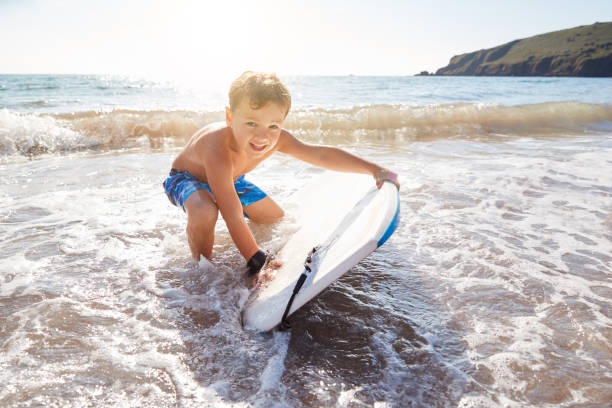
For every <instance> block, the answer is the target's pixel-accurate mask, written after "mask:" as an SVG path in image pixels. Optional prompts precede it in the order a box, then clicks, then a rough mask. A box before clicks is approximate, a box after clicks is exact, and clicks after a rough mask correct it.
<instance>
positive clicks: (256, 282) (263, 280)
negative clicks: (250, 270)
mask: <svg viewBox="0 0 612 408" xmlns="http://www.w3.org/2000/svg"><path fill="white" fill-rule="evenodd" d="M281 266H283V263H282V262H281V261H280V260H278V259H272V260H271V261H270V262H268V264H267V265H266V266H265V268H264V269H262V270H261V271H260V272H259V273H256V274H255V275H253V276H250V277H248V281H247V287H248V288H249V289H252V288H254V287H255V286H262V285H263V286H266V285H267V284H268V283H270V282H272V281H273V280H274V275H273V274H272V271H273V270H276V269H278V268H280V267H281Z"/></svg>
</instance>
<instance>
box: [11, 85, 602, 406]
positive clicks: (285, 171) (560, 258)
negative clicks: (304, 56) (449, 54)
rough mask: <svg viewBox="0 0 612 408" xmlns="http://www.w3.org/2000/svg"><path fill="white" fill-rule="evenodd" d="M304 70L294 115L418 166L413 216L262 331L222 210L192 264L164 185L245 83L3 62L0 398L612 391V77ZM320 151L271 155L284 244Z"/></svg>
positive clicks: (493, 398)
mask: <svg viewBox="0 0 612 408" xmlns="http://www.w3.org/2000/svg"><path fill="white" fill-rule="evenodd" d="M289 85H290V87H291V89H292V92H293V95H294V99H295V105H294V106H295V110H293V111H292V113H291V114H290V116H289V118H288V120H287V123H286V125H287V128H288V129H289V130H290V131H291V132H293V133H294V134H296V135H297V136H298V137H300V138H302V139H303V140H305V141H308V142H322V143H329V144H335V145H340V146H341V147H344V148H346V149H348V150H350V151H352V152H354V153H357V154H360V155H362V156H364V157H366V158H369V159H371V160H374V161H376V162H379V163H381V164H385V165H387V166H389V167H391V168H393V169H394V170H396V171H398V172H399V173H400V174H401V177H402V188H401V191H400V201H401V223H400V225H399V227H398V229H397V231H396V233H395V234H394V235H393V236H392V237H391V239H390V240H389V241H388V242H387V243H386V244H385V245H384V246H383V247H381V248H380V249H378V250H377V251H376V252H374V253H373V254H372V255H371V256H369V257H368V258H367V259H365V260H364V261H363V262H361V263H360V264H358V265H357V266H356V267H354V268H353V269H352V270H351V271H350V272H349V273H347V274H346V275H344V276H343V277H342V278H341V279H339V280H338V281H337V282H335V283H334V284H333V285H332V286H331V287H330V288H328V289H327V290H326V291H325V292H323V293H322V294H321V295H320V296H318V297H317V298H315V299H314V300H313V301H311V302H310V303H308V304H307V305H305V306H304V307H303V308H302V309H300V310H299V311H298V312H296V313H295V314H294V315H293V316H292V321H293V323H294V327H293V329H292V330H291V331H290V332H274V333H259V332H256V331H252V330H244V329H243V328H242V327H241V324H240V310H241V307H242V305H243V304H244V302H245V301H246V299H247V297H248V290H247V288H246V286H245V282H244V278H243V273H244V261H243V260H242V258H241V256H240V255H239V253H238V252H237V250H236V249H235V248H234V246H233V244H232V242H231V239H230V237H229V234H228V232H227V230H226V228H225V227H224V225H223V222H222V221H220V222H219V223H218V225H217V234H216V236H217V240H216V243H215V248H214V254H215V255H214V257H213V259H212V263H210V262H207V261H201V262H200V263H197V262H194V261H192V260H191V259H190V253H189V249H188V247H187V242H186V239H185V235H184V229H185V215H184V214H183V213H182V211H181V210H179V209H177V208H176V207H173V206H172V205H171V204H170V203H169V202H168V200H167V198H166V197H165V196H164V194H163V190H162V187H161V182H162V181H163V180H164V178H165V176H166V174H167V172H168V170H169V166H170V163H171V162H172V160H173V158H174V157H175V155H176V154H177V152H178V150H179V149H180V146H182V144H183V143H184V140H185V138H187V137H189V136H190V135H191V132H193V130H194V129H197V128H198V127H199V126H202V125H203V124H205V123H208V122H210V121H213V120H222V119H223V116H222V111H221V109H222V106H223V104H224V103H225V102H224V99H223V98H224V92H221V93H219V92H218V90H215V89H213V90H208V91H207V92H208V93H206V92H204V93H203V94H200V93H198V92H195V91H193V90H189V89H187V91H186V90H185V89H182V90H181V89H177V88H176V87H173V86H171V85H168V84H159V83H153V82H146V81H144V82H143V81H141V82H138V81H135V80H130V79H125V78H119V79H117V78H106V77H86V76H57V77H56V76H51V77H49V76H43V77H40V76H0V108H2V109H0V173H1V174H3V175H5V177H2V178H0V384H1V385H0V406H2V407H4V406H6V407H26V406H27V407H32V406H144V405H149V406H162V407H163V406H181V407H191V406H193V407H196V406H198V407H200V406H237V407H240V406H245V407H246V406H248V407H251V406H254V407H269V406H278V407H285V406H292V407H302V406H322V407H336V406H345V407H361V406H375V407H406V406H414V407H426V406H427V407H428V406H436V407H457V406H459V407H524V406H561V407H604V406H608V405H609V403H610V401H612V364H611V363H610V362H611V361H612V346H611V345H612V107H611V105H610V103H611V102H612V100H610V97H609V95H610V94H611V93H610V89H612V81H611V80H609V79H603V80H588V79H558V78H556V79H555V78H503V79H497V78H395V77H393V78H366V77H346V78H339V77H338V78H319V77H315V78H308V77H303V78H292V79H289ZM196 88H197V87H195V85H194V89H196ZM185 92H186V93H185ZM196 94H197V95H199V96H198V97H196V96H195V95H196ZM198 98H200V99H198ZM204 100H205V101H204ZM206 103H209V104H210V106H214V108H209V107H207V106H208V105H206ZM319 172H320V170H317V169H313V168H311V167H309V166H307V165H305V164H302V163H298V162H296V161H294V160H292V159H290V158H288V157H286V156H283V155H280V154H279V155H276V156H274V157H272V158H271V159H270V160H268V161H267V162H266V163H264V164H262V166H260V167H259V168H257V169H256V170H255V171H253V173H252V174H251V175H250V176H249V178H250V179H251V180H252V181H254V182H255V183H256V184H257V185H259V186H260V187H262V188H263V189H264V190H265V191H266V192H268V193H269V194H270V195H271V196H273V197H274V198H275V200H276V201H277V202H279V203H280V204H281V205H282V206H283V207H284V208H285V210H286V212H287V216H286V217H285V219H284V220H283V221H282V222H280V223H278V224H275V225H273V226H261V225H255V224H251V227H252V229H253V231H254V234H255V236H256V239H257V241H258V242H259V243H261V245H262V246H263V247H265V248H269V249H272V250H275V249H278V248H280V247H281V245H282V243H283V240H284V237H286V236H287V235H289V234H291V232H292V231H294V230H295V228H296V226H297V223H299V220H297V219H296V218H295V217H294V216H293V215H292V210H293V209H295V204H296V203H294V202H293V201H292V194H293V193H294V192H296V191H298V190H300V189H301V188H302V186H304V185H306V184H307V183H308V182H309V180H310V179H311V178H312V177H315V176H316V175H317V174H319ZM322 199H324V197H322Z"/></svg>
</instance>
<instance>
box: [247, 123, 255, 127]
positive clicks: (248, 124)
mask: <svg viewBox="0 0 612 408" xmlns="http://www.w3.org/2000/svg"><path fill="white" fill-rule="evenodd" d="M246 125H247V126H249V127H255V126H256V125H255V122H247V123H246Z"/></svg>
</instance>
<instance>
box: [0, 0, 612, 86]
mask: <svg viewBox="0 0 612 408" xmlns="http://www.w3.org/2000/svg"><path fill="white" fill-rule="evenodd" d="M596 21H599V22H605V21H612V1H611V0H602V1H595V0H582V1H565V0H555V1H549V0H536V1H533V0H530V1H523V0H514V1H506V2H496V1H491V0H484V1H481V0H464V1H456V0H455V1H446V0H438V1H435V2H427V1H422V0H420V1H412V0H403V1H402V0H394V1H392V0H376V1H374V0H371V1H362V0H355V1H349V0H303V1H302V0H299V1H298V0H295V1H294V0H217V1H208V0H199V1H198V0H173V1H162V0H147V1H144V0H105V1H89V0H0V55H1V57H0V73H13V74H14V73H46V74H119V75H137V76H142V77H154V78H166V79H176V78H184V79H185V78H196V77H201V78H204V77H205V78H208V79H209V80H214V79H215V78H219V77H222V78H233V77H235V76H237V75H239V74H240V73H241V72H243V71H245V70H247V69H251V70H257V71H273V72H276V73H278V74H279V75H349V74H352V75H413V74H415V73H418V72H421V71H424V70H426V71H430V72H431V71H435V70H437V69H438V68H441V67H443V66H445V65H446V64H448V61H449V60H450V58H451V57H452V56H453V55H457V54H462V53H465V52H470V51H476V50H479V49H483V48H490V47H493V46H497V45H501V44H503V43H506V42H508V41H512V40H514V39H518V38H525V37H529V36H532V35H536V34H542V33H545V32H549V31H556V30H561V29H565V28H571V27H575V26H579V25H586V24H592V23H595V22H596Z"/></svg>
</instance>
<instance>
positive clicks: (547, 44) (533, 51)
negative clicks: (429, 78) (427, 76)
mask: <svg viewBox="0 0 612 408" xmlns="http://www.w3.org/2000/svg"><path fill="white" fill-rule="evenodd" d="M435 75H475V76H585V77H612V22H607V23H595V24H592V25H588V26H580V27H575V28H570V29H567V30H561V31H555V32H551V33H546V34H540V35H536V36H533V37H529V38H524V39H521V40H514V41H511V42H509V43H506V44H503V45H500V46H497V47H494V48H489V49H486V50H480V51H475V52H470V53H467V54H462V55H456V56H454V57H452V58H451V60H450V62H449V64H448V65H447V66H445V67H443V68H440V69H438V70H437V71H436V73H435Z"/></svg>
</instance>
